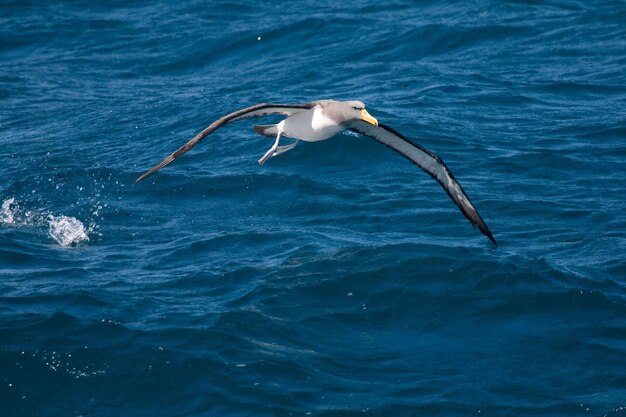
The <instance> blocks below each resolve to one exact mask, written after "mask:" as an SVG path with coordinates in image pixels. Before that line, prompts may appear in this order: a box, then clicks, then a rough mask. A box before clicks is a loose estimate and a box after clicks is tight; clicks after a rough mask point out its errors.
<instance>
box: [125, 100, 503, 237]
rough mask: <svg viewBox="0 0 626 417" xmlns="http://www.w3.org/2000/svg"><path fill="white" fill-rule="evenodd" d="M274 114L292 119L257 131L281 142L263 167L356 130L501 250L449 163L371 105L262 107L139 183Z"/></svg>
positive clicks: (223, 121)
mask: <svg viewBox="0 0 626 417" xmlns="http://www.w3.org/2000/svg"><path fill="white" fill-rule="evenodd" d="M270 114H280V115H283V116H287V118H286V119H284V120H282V121H281V122H279V123H277V124H270V125H257V126H254V130H255V131H256V133H258V134H260V135H262V136H269V137H275V138H276V139H275V140H274V144H273V145H272V147H271V148H270V149H269V150H268V151H267V152H265V154H264V155H263V156H262V157H261V158H260V159H259V161H258V162H259V164H260V165H263V164H264V163H265V162H266V161H267V160H268V159H269V158H272V157H276V156H278V155H282V154H283V153H285V152H287V151H289V150H291V149H293V148H294V147H295V146H296V145H297V144H298V143H299V142H300V141H305V142H318V141H320V140H326V139H330V138H331V137H333V136H335V135H336V134H337V133H339V132H341V131H343V130H346V129H347V130H351V131H353V132H356V133H358V134H361V135H364V136H367V137H370V138H372V139H374V140H375V141H377V142H380V143H382V144H383V145H385V146H387V147H388V148H390V149H393V150H394V151H396V152H398V153H399V154H400V155H402V156H404V157H405V158H406V159H408V160H409V161H411V162H413V163H414V164H415V165H417V166H418V167H419V168H421V169H422V170H423V171H424V172H426V173H427V174H428V175H430V176H431V177H433V178H434V179H435V180H436V181H437V182H438V183H439V184H440V185H441V186H442V187H443V189H444V190H445V192H446V193H447V194H448V196H449V197H450V198H451V199H452V201H454V203H455V204H456V205H457V207H458V208H459V209H460V210H461V213H463V215H464V216H465V217H466V218H467V219H468V220H469V221H470V223H471V224H472V226H474V227H478V229H479V230H480V231H481V232H482V233H483V234H484V235H485V236H487V237H488V238H489V240H491V241H492V242H493V244H494V245H497V243H496V240H495V238H494V237H493V235H492V234H491V232H490V231H489V228H488V227H487V224H485V222H484V221H483V219H482V218H481V217H480V214H478V211H477V210H476V208H475V207H474V206H473V205H472V203H471V201H470V199H469V197H468V196H467V194H466V193H465V191H463V188H462V187H461V184H459V182H458V181H457V180H456V178H454V175H452V172H451V171H450V169H449V168H448V166H447V165H446V164H445V163H444V162H443V160H442V159H441V158H440V157H438V156H437V155H436V154H434V153H433V152H431V151H429V150H428V149H426V148H424V147H423V146H421V145H418V144H417V143H415V142H413V141H412V140H410V139H408V138H406V137H405V136H403V135H401V134H400V133H398V132H396V131H395V130H393V129H392V128H390V127H389V126H386V125H384V124H382V123H378V120H376V119H375V118H374V117H373V116H372V115H370V114H369V113H368V112H367V110H366V109H365V104H363V103H362V102H360V101H335V100H318V101H312V102H309V103H303V104H268V103H262V104H257V105H254V106H251V107H247V108H245V109H241V110H237V111H235V112H233V113H230V114H227V115H226V116H224V117H222V118H220V119H218V120H216V121H215V122H213V123H212V124H211V125H210V126H208V127H207V128H206V129H204V130H203V131H202V132H200V133H198V134H197V135H196V136H195V137H194V138H193V139H191V140H190V141H189V142H187V143H186V144H184V145H183V146H181V147H180V148H178V149H177V150H176V151H175V152H174V153H172V154H171V155H169V156H168V157H167V158H165V159H164V160H163V161H162V162H161V163H159V164H157V165H155V166H154V167H152V168H151V169H150V170H148V171H147V172H146V173H145V174H143V175H141V176H140V177H139V178H137V179H136V180H135V183H137V182H139V181H141V180H143V179H144V178H146V177H148V176H150V175H152V174H154V173H155V172H157V171H158V170H160V169H161V168H163V167H164V166H166V165H168V164H170V163H171V162H172V161H174V160H175V159H176V158H179V157H180V156H182V155H183V154H184V153H185V152H187V151H189V150H190V149H191V148H193V147H194V146H196V145H197V144H198V143H199V142H200V141H201V140H202V139H204V138H205V137H207V136H208V135H210V134H211V133H213V132H214V131H215V130H217V129H218V128H220V127H222V126H225V125H227V124H229V123H232V122H237V121H239V120H243V119H247V118H249V117H260V116H267V115H270ZM282 137H287V138H290V139H293V140H294V141H293V142H292V143H290V144H288V145H284V146H279V143H280V139H281V138H282Z"/></svg>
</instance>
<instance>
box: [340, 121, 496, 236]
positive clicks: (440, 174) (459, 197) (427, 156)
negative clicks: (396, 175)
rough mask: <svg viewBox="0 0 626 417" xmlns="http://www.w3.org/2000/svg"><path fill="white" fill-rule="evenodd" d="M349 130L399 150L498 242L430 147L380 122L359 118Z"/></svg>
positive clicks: (473, 223)
mask: <svg viewBox="0 0 626 417" xmlns="http://www.w3.org/2000/svg"><path fill="white" fill-rule="evenodd" d="M350 130H352V131H354V132H357V133H360V134H362V135H365V136H369V137H370V138H372V139H374V140H376V141H378V142H380V143H382V144H383V145H385V146H387V147H389V148H391V149H393V150H394V151H396V152H398V153H400V154H401V155H402V156H404V157H405V158H407V159H408V160H409V161H411V162H413V163H414V164H415V165H417V166H418V167H420V168H421V169H422V170H423V171H424V172H426V173H427V174H428V175H430V176H431V177H433V178H434V179H435V180H437V182H438V183H439V184H441V186H442V187H443V189H444V190H445V191H446V193H448V195H449V196H450V198H451V199H452V201H454V204H456V205H457V207H458V208H459V209H460V210H461V213H463V215H464V216H465V217H467V219H468V220H469V221H470V222H471V223H472V225H473V226H474V227H478V229H479V230H480V231H481V232H482V233H483V234H484V235H485V236H487V237H488V238H489V240H491V241H492V242H493V243H494V244H495V245H497V243H496V240H495V239H494V237H493V235H492V234H491V232H490V231H489V228H488V227H487V225H486V224H485V222H484V221H483V219H482V218H481V217H480V214H478V211H477V210H476V209H475V208H474V206H473V205H472V202H471V201H470V199H469V197H468V196H467V194H465V191H463V188H462V187H461V184H459V182H458V181H457V180H456V178H454V175H452V172H450V170H449V169H448V167H447V166H446V164H445V163H444V162H443V161H442V160H441V158H439V157H438V156H437V155H435V154H434V153H432V152H431V151H429V150H428V149H426V148H424V147H422V146H420V145H418V144H417V143H414V142H412V141H411V140H409V139H407V138H405V137H404V136H402V135H401V134H400V133H398V132H396V131H395V130H393V129H392V128H390V127H388V126H385V125H382V124H379V125H378V127H377V126H374V125H371V124H369V123H366V122H362V121H357V122H354V123H353V124H352V125H351V126H350Z"/></svg>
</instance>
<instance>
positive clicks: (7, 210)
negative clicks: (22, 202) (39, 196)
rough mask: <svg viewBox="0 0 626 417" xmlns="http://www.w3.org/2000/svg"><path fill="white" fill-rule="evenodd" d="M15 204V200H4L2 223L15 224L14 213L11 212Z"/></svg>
mask: <svg viewBox="0 0 626 417" xmlns="http://www.w3.org/2000/svg"><path fill="white" fill-rule="evenodd" d="M13 203H15V199H14V198H9V199H7V200H4V202H3V203H2V208H0V223H5V224H13V223H15V218H14V217H13V211H12V210H11V204H13Z"/></svg>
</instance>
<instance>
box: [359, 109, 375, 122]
mask: <svg viewBox="0 0 626 417" xmlns="http://www.w3.org/2000/svg"><path fill="white" fill-rule="evenodd" d="M361 120H363V121H366V122H367V123H369V124H372V125H374V126H378V120H376V119H375V118H374V117H373V116H372V115H371V114H369V113H368V112H367V110H365V109H363V110H361Z"/></svg>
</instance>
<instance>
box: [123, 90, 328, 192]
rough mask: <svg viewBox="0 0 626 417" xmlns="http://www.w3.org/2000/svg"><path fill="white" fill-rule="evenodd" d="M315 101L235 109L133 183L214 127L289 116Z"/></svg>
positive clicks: (181, 151)
mask: <svg viewBox="0 0 626 417" xmlns="http://www.w3.org/2000/svg"><path fill="white" fill-rule="evenodd" d="M315 105H316V104H315V103H314V102H313V103H304V104H267V103H262V104H257V105H254V106H251V107H247V108H245V109H241V110H237V111H236V112H233V113H230V114H227V115H226V116H224V117H222V118H220V119H217V120H216V121H214V122H213V123H211V125H210V126H209V127H207V128H206V129H204V130H203V131H202V132H200V133H198V134H197V135H196V136H195V137H194V138H193V139H191V140H190V141H189V142H187V143H185V144H184V145H183V146H181V147H180V148H178V149H177V150H176V151H175V152H174V153H172V154H171V155H170V156H168V157H167V158H165V159H164V160H163V161H161V163H159V164H158V165H155V166H154V167H152V168H150V170H148V171H147V172H146V173H145V174H143V175H142V176H140V177H139V178H137V179H136V180H135V183H138V182H139V181H141V180H143V179H144V178H146V177H148V176H150V175H152V174H154V173H155V172H157V171H158V170H160V169H161V168H163V167H164V166H166V165H168V164H169V163H170V162H172V161H173V160H174V159H176V158H178V157H179V156H181V155H182V154H184V153H185V152H187V151H188V150H190V149H191V148H193V147H194V146H196V145H197V144H198V142H200V141H201V140H202V139H204V138H205V137H207V136H208V135H210V134H211V133H213V132H214V131H215V130H216V129H218V128H220V127H222V126H224V125H227V124H228V123H231V122H236V121H238V120H242V119H246V118H248V117H260V116H267V115H268V114H283V115H285V116H291V115H292V114H294V113H298V112H301V111H304V110H309V109H312V108H313V107H315Z"/></svg>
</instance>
